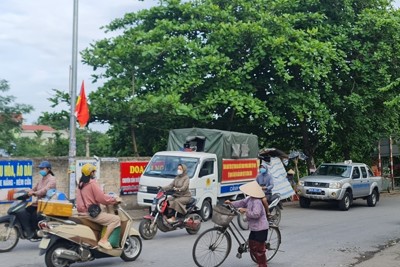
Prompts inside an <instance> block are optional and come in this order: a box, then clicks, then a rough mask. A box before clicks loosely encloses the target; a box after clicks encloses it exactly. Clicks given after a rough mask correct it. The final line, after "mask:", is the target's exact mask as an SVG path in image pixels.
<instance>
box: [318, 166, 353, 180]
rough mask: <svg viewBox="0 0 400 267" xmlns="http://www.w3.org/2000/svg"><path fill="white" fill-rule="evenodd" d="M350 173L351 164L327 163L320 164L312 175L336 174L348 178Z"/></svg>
mask: <svg viewBox="0 0 400 267" xmlns="http://www.w3.org/2000/svg"><path fill="white" fill-rule="evenodd" d="M350 174H351V166H345V165H343V166H342V165H328V164H326V165H325V164H322V165H321V166H319V168H318V169H317V171H316V172H315V173H314V175H322V176H338V177H344V178H349V177H350Z"/></svg>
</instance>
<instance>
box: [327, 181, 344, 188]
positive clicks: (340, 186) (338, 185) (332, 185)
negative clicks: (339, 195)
mask: <svg viewBox="0 0 400 267" xmlns="http://www.w3.org/2000/svg"><path fill="white" fill-rule="evenodd" d="M329 188H330V189H340V188H342V184H341V183H340V182H334V183H330V184H329Z"/></svg>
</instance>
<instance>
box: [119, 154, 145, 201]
mask: <svg viewBox="0 0 400 267" xmlns="http://www.w3.org/2000/svg"><path fill="white" fill-rule="evenodd" d="M147 163H148V161H131V162H121V163H120V174H121V176H120V178H121V180H120V183H121V195H129V194H135V193H137V192H138V189H139V179H140V176H141V175H142V173H143V172H144V169H145V168H146V166H147Z"/></svg>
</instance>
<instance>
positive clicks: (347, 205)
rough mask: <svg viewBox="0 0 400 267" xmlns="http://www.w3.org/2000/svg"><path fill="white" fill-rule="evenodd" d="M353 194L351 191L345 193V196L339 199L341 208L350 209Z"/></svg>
mask: <svg viewBox="0 0 400 267" xmlns="http://www.w3.org/2000/svg"><path fill="white" fill-rule="evenodd" d="M351 199H352V197H351V194H350V193H349V192H346V193H344V196H343V198H342V199H341V200H339V209H340V210H343V211H346V210H349V208H350V204H351Z"/></svg>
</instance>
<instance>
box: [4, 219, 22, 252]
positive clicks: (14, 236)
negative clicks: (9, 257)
mask: <svg viewBox="0 0 400 267" xmlns="http://www.w3.org/2000/svg"><path fill="white" fill-rule="evenodd" d="M8 226H9V222H2V223H0V253H2V252H8V251H10V250H12V249H13V248H14V247H15V246H16V245H17V244H18V241H19V235H18V230H17V228H15V227H13V228H10V227H8Z"/></svg>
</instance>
